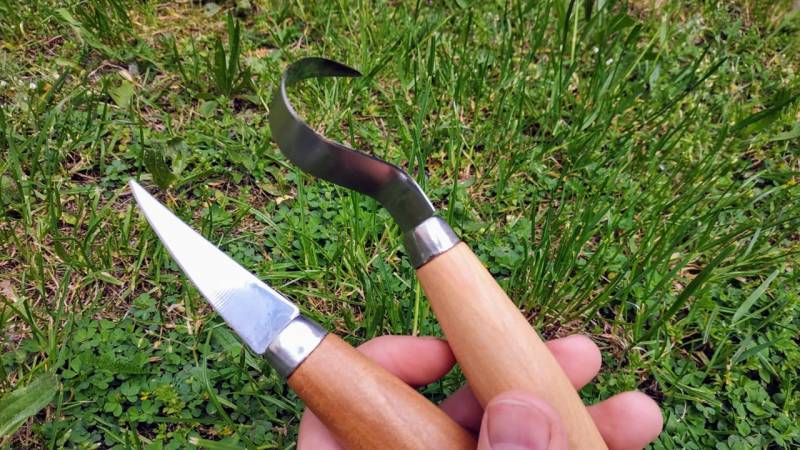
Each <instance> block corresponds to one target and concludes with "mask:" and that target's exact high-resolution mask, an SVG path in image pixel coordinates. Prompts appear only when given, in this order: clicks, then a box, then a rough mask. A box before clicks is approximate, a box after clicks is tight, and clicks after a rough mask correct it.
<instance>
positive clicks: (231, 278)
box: [129, 180, 299, 355]
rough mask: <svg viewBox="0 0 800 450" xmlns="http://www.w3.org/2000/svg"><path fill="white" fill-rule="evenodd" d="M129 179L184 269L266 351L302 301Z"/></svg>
mask: <svg viewBox="0 0 800 450" xmlns="http://www.w3.org/2000/svg"><path fill="white" fill-rule="evenodd" d="M129 185H130V187H131V190H132V191H133V194H134V196H135V197H136V202H137V203H138V204H139V208H140V209H141V210H142V212H144V215H145V217H146V218H147V221H148V222H149V223H150V226H151V227H152V228H153V230H154V231H155V232H156V234H157V235H158V237H159V239H160V240H161V243H162V244H163V245H164V247H165V248H166V249H167V251H169V253H170V255H172V258H173V259H174V260H175V262H177V263H178V265H179V266H180V268H181V270H183V272H184V273H185V274H186V276H187V277H188V278H189V279H190V280H191V281H192V283H193V284H194V285H195V286H196V287H197V289H198V290H199V291H200V293H201V294H202V295H203V297H205V298H206V300H208V302H209V303H211V306H212V307H213V308H214V310H215V311H217V313H218V314H219V315H220V316H222V318H223V319H224V320H225V322H226V323H227V324H228V325H229V326H230V327H231V328H232V329H233V330H234V331H235V332H236V334H238V335H239V337H240V338H241V339H242V340H243V341H244V343H245V344H247V346H248V347H250V349H251V350H252V351H253V352H255V353H257V354H259V355H260V354H263V353H264V352H265V351H266V349H267V346H268V345H269V344H270V342H272V340H273V339H274V338H275V336H276V335H277V334H278V333H280V331H281V330H283V328H284V327H286V325H287V324H288V323H289V322H290V321H291V320H292V319H294V318H295V317H297V315H298V314H299V311H298V309H297V306H295V305H294V304H293V303H291V302H290V301H289V300H287V299H286V298H285V297H284V296H283V295H281V294H280V293H279V292H277V291H275V290H274V289H272V288H270V287H269V286H267V285H266V284H265V283H264V282H263V281H261V280H259V279H258V278H257V277H256V276H255V275H253V274H252V273H250V272H248V271H247V269H245V268H244V267H242V266H241V265H239V263H237V262H236V261H234V260H233V259H232V258H231V257H230V256H228V255H226V254H225V253H223V252H222V251H221V250H219V249H218V248H217V247H216V246H214V245H213V244H212V243H210V242H208V241H207V240H206V239H205V238H204V237H203V236H201V235H200V234H199V233H197V232H196V231H195V230H193V229H192V228H191V227H189V226H188V225H186V224H185V223H183V221H181V220H180V219H179V218H178V217H176V216H175V215H174V214H172V212H171V211H170V210H169V209H167V208H166V207H165V206H164V205H162V204H161V203H160V202H159V201H158V200H156V199H155V198H154V197H153V196H152V195H150V194H149V193H148V192H147V191H146V190H145V189H144V188H143V187H142V186H140V185H139V184H138V183H136V182H135V181H133V180H131V181H130V183H129Z"/></svg>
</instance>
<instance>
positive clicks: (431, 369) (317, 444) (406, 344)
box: [297, 336, 455, 450]
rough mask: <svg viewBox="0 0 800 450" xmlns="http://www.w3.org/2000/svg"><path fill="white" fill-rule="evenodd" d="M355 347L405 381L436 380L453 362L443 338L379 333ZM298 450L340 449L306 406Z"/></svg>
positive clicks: (427, 381) (301, 422) (413, 383)
mask: <svg viewBox="0 0 800 450" xmlns="http://www.w3.org/2000/svg"><path fill="white" fill-rule="evenodd" d="M358 350H359V351H360V352H361V353H363V354H364V355H366V356H367V357H368V358H370V359H371V360H373V361H375V362H376V363H378V365H380V366H381V367H383V368H384V369H386V370H387V371H388V372H390V373H392V374H394V375H395V376H397V377H398V378H400V379H401V380H403V381H404V382H406V383H408V384H411V385H416V386H419V385H425V384H428V383H431V382H433V381H436V380H438V379H439V378H441V377H442V376H444V375H445V374H446V373H447V372H449V371H450V369H452V367H453V364H455V358H454V357H453V352H451V351H450V347H449V346H448V345H447V343H446V342H445V341H442V340H441V339H436V338H429V337H413V336H381V337H378V338H375V339H372V340H370V341H367V342H365V343H364V344H362V345H361V346H359V347H358ZM297 448H298V450H311V449H314V450H316V449H321V450H340V449H341V446H339V444H337V443H336V440H335V438H334V437H333V435H332V434H331V433H330V431H328V429H327V428H326V427H325V425H323V424H322V422H320V420H319V418H318V417H317V416H315V415H314V413H312V412H311V411H309V410H308V409H306V410H305V412H303V418H302V419H301V420H300V434H299V437H298V441H297Z"/></svg>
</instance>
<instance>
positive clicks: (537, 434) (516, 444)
mask: <svg viewBox="0 0 800 450" xmlns="http://www.w3.org/2000/svg"><path fill="white" fill-rule="evenodd" d="M487 413H488V417H487V420H488V424H487V425H488V431H489V443H490V444H491V446H492V450H547V446H548V445H549V443H550V422H549V419H548V417H547V416H546V415H545V414H544V412H542V410H540V409H539V408H537V407H536V406H534V405H533V404H531V403H525V402H521V401H517V400H511V399H508V400H502V401H499V402H496V403H491V404H490V405H489V408H488V410H487Z"/></svg>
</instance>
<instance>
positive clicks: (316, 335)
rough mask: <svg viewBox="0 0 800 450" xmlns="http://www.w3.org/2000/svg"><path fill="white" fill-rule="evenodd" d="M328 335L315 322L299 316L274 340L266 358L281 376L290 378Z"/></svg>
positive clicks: (268, 348) (265, 354)
mask: <svg viewBox="0 0 800 450" xmlns="http://www.w3.org/2000/svg"><path fill="white" fill-rule="evenodd" d="M327 334H328V332H327V331H326V330H325V329H324V328H322V327H321V326H319V324H317V323H316V322H314V321H313V320H311V319H308V318H306V317H303V316H297V317H295V318H294V319H292V321H291V322H289V325H286V327H285V328H284V329H283V330H281V332H280V333H278V336H277V337H276V338H275V339H273V340H272V342H271V343H270V344H269V346H268V347H267V351H266V352H265V353H264V358H266V359H267V361H269V364H270V365H271V366H272V367H273V368H275V370H277V371H278V373H279V374H281V376H283V377H284V378H289V376H290V375H291V374H292V372H294V370H295V369H297V367H299V366H300V364H302V363H303V361H305V359H306V358H308V355H310V354H311V352H313V351H314V350H315V349H316V348H317V346H318V345H319V343H320V342H322V339H323V338H325V335H327Z"/></svg>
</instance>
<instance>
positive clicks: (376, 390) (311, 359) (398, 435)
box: [288, 334, 476, 450]
mask: <svg viewBox="0 0 800 450" xmlns="http://www.w3.org/2000/svg"><path fill="white" fill-rule="evenodd" d="M288 381H289V386H291V388H292V389H294V391H295V392H297V394H298V395H299V396H300V398H302V399H303V400H304V401H305V402H306V405H307V406H308V407H309V408H310V409H311V411H314V414H316V415H317V417H319V418H320V420H321V421H322V422H323V423H324V424H325V426H327V427H328V429H329V430H331V432H333V434H334V435H335V436H336V438H337V440H338V441H339V443H340V444H341V445H342V446H344V447H345V448H347V449H350V450H359V449H365V450H366V449H370V450H372V449H411V450H417V449H418V450H423V449H452V450H467V449H469V450H474V449H475V446H476V443H475V438H474V437H473V436H472V434H470V433H469V432H467V431H466V430H465V429H463V428H461V426H459V425H458V424H457V423H455V422H454V421H453V420H452V419H451V418H450V417H448V416H447V415H446V414H445V413H444V412H442V410H441V409H439V407H438V406H436V405H434V404H433V403H431V402H430V401H428V400H427V399H425V397H423V396H422V395H421V394H420V393H419V392H417V391H415V390H414V389H413V388H411V387H410V386H409V385H407V384H405V383H404V382H402V381H400V380H399V379H398V378H396V377H395V376H394V375H392V374H390V373H389V372H387V371H385V370H384V369H383V368H381V367H380V366H378V365H377V364H376V363H374V362H373V361H372V360H370V359H368V358H367V357H366V356H364V355H362V354H361V353H359V352H358V350H356V349H354V348H353V347H351V346H350V345H348V344H347V343H346V342H344V341H343V340H342V339H340V338H339V337H338V336H336V335H333V334H329V335H327V336H326V337H325V339H324V340H323V341H322V342H321V343H320V344H319V346H318V347H317V348H316V350H314V351H313V352H312V353H311V355H309V356H308V358H306V360H305V361H304V362H303V363H302V364H301V365H300V367H298V368H297V369H296V370H295V371H294V373H293V374H292V375H291V376H290V377H289V380H288Z"/></svg>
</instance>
